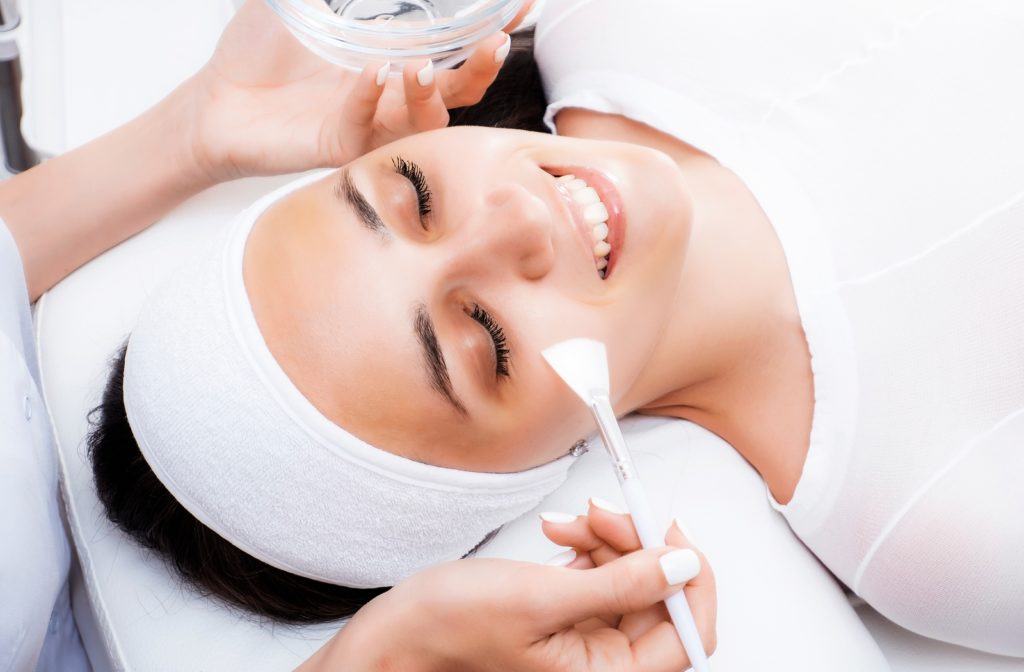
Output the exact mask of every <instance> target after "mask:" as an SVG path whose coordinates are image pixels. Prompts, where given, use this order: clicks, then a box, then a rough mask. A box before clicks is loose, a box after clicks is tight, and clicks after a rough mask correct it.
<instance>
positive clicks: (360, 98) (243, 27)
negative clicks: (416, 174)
mask: <svg viewBox="0 0 1024 672" xmlns="http://www.w3.org/2000/svg"><path fill="white" fill-rule="evenodd" d="M532 2H533V0H530V1H529V2H527V3H526V4H524V6H523V9H522V11H520V13H519V14H518V15H517V16H516V17H515V19H513V21H512V22H511V23H510V24H509V25H508V26H506V27H505V30H507V31H510V30H512V28H514V27H515V26H516V25H518V24H519V22H521V21H522V19H523V18H524V17H525V16H526V13H527V12H528V11H529V9H530V7H531V6H532ZM507 40H508V37H507V35H506V34H505V33H503V32H498V33H495V34H493V35H490V36H488V37H487V38H485V39H483V40H481V41H480V42H479V44H477V46H476V51H475V52H474V53H473V55H472V56H470V58H469V59H468V61H467V62H466V63H464V64H463V65H462V67H460V68H459V69H457V70H445V71H438V72H436V73H435V72H434V71H433V68H432V67H427V66H428V63H429V61H427V60H424V61H422V62H421V63H414V64H411V67H407V68H406V69H405V71H404V73H403V76H402V77H388V78H387V80H386V81H385V83H384V84H383V85H381V84H378V83H377V82H378V79H377V74H378V71H379V69H380V67H381V66H382V65H383V64H384V61H381V62H379V63H375V64H372V65H370V66H368V67H367V68H366V69H365V70H364V71H363V72H361V73H358V72H355V71H351V70H347V69H345V68H341V67H338V66H336V65H333V64H331V63H328V62H327V61H325V60H323V59H321V58H320V57H319V56H316V55H315V54H313V53H312V52H310V51H309V50H307V49H306V48H305V47H303V46H302V45H301V44H300V43H299V42H298V41H297V40H296V39H295V38H294V37H293V36H292V34H291V33H290V32H288V30H287V28H286V27H285V26H284V23H283V22H282V21H281V20H280V18H278V16H277V15H276V14H274V12H273V10H271V9H270V7H269V6H268V5H267V2H266V0H248V2H246V3H245V4H244V5H243V6H242V7H241V8H240V9H239V10H238V13H237V14H236V15H235V17H234V18H233V19H232V20H231V23H229V24H228V26H227V28H226V29H225V31H224V34H223V35H222V36H221V39H220V42H219V43H218V45H217V49H216V52H215V53H214V55H213V57H212V58H211V59H210V61H209V63H207V64H206V66H204V67H203V69H202V70H200V71H199V72H198V73H197V74H196V75H195V76H194V77H193V78H192V79H191V80H189V82H188V83H187V84H186V85H185V88H186V89H188V95H189V97H190V98H191V100H192V105H191V107H192V110H193V116H194V120H193V122H192V124H190V125H189V127H186V129H183V130H184V132H186V133H190V134H191V136H192V138H191V145H192V147H193V151H194V153H195V159H196V161H197V163H198V164H199V165H200V166H201V167H202V169H203V170H204V171H205V173H206V175H207V177H208V178H209V180H210V181H211V182H220V181H224V180H228V179H233V178H236V177H243V176H247V175H269V174H278V173H288V172H297V171H301V170H307V169H310V168H316V167H333V166H340V165H342V164H344V163H347V162H348V161H350V160H352V159H354V158H356V157H358V156H360V155H361V154H363V153H365V152H367V151H369V150H371V149H374V148H375V147H379V146H380V145H384V144H387V143H388V142H391V141H393V140H397V139H398V138H401V137H404V136H406V135H410V134H412V133H416V132H419V131H426V130H431V129H435V128H442V127H444V126H446V125H447V124H448V109H449V108H455V107H462V106H465V105H470V104H473V103H475V102H478V101H479V100H480V98H481V97H482V96H483V94H484V92H485V91H486V90H487V87H488V86H490V85H491V83H492V82H493V81H494V78H495V77H496V76H497V74H498V70H499V69H500V68H501V63H502V62H503V60H504V55H507V44H506V43H507ZM424 68H426V69H424Z"/></svg>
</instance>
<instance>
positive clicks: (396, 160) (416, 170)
mask: <svg viewBox="0 0 1024 672" xmlns="http://www.w3.org/2000/svg"><path fill="white" fill-rule="evenodd" d="M391 164H392V165H393V166H394V167H395V172H396V173H398V174H399V175H402V176H403V177H405V178H406V179H407V180H409V182H411V183H412V186H413V188H414V189H416V201H417V204H418V205H419V212H420V226H422V227H423V228H424V229H429V228H430V227H429V226H428V225H427V222H428V220H429V218H430V213H431V209H432V207H433V204H432V202H431V194H430V186H429V185H428V184H427V177H426V175H424V174H423V171H422V170H421V169H420V167H419V166H417V165H416V164H415V163H413V162H412V161H407V160H406V159H403V158H402V157H400V156H395V157H392V159H391Z"/></svg>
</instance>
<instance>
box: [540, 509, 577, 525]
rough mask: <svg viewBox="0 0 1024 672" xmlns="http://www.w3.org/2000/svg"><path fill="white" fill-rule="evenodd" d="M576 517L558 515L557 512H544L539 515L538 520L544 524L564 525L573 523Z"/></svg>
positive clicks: (568, 514)
mask: <svg viewBox="0 0 1024 672" xmlns="http://www.w3.org/2000/svg"><path fill="white" fill-rule="evenodd" d="M576 518H577V516H574V515H572V514H570V513H559V512H557V511H545V512H544V513H542V514H540V519H541V520H543V521H544V522H545V523H554V524H556V525H565V524H567V523H571V522H573V521H575V520H576Z"/></svg>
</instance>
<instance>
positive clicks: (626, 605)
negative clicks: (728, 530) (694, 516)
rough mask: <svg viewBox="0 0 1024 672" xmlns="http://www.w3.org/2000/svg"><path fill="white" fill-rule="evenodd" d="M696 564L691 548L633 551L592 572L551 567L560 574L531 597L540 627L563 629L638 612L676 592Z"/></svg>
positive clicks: (694, 568)
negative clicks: (537, 610) (604, 617)
mask: <svg viewBox="0 0 1024 672" xmlns="http://www.w3.org/2000/svg"><path fill="white" fill-rule="evenodd" d="M680 554H682V555H680ZM696 562H697V561H696V556H695V555H694V553H693V551H691V550H689V549H671V548H658V549H649V550H645V551H638V552H636V553H631V554H630V555H626V556H623V557H621V558H619V559H618V560H616V561H614V562H610V563H608V564H607V565H604V566H603V567H597V568H596V569H589V570H585V571H565V570H564V569H557V568H550V569H551V571H553V572H559V573H560V574H561V576H560V577H558V580H551V581H549V582H545V588H544V590H543V591H541V592H540V593H537V594H534V595H533V596H532V597H533V600H534V601H535V603H536V604H538V605H539V606H540V607H541V609H540V611H539V614H542V615H543V616H544V620H546V621H547V622H546V623H545V624H540V623H538V625H539V627H541V628H550V627H554V628H556V629H562V628H566V627H569V626H572V625H574V624H576V623H579V622H581V621H585V620H587V619H588V618H592V617H595V616H601V615H606V614H616V615H625V614H631V613H634V612H637V611H640V610H641V609H645V608H647V607H650V606H651V605H653V604H657V603H658V602H661V601H663V600H664V599H665V598H666V597H668V596H669V595H671V594H672V593H674V592H677V591H678V590H679V589H680V588H681V587H682V585H683V584H684V583H685V582H686V581H688V580H689V579H690V578H691V577H692V574H690V575H686V574H687V572H686V571H685V570H686V568H687V567H690V568H692V569H693V571H694V573H695V572H696V570H697V568H696V567H695V565H696ZM680 568H682V570H681V569H680ZM670 582H671V583H670ZM538 620H539V619H538ZM549 631H550V630H549Z"/></svg>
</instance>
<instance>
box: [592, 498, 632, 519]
mask: <svg viewBox="0 0 1024 672" xmlns="http://www.w3.org/2000/svg"><path fill="white" fill-rule="evenodd" d="M590 503H591V504H593V505H594V506H596V507H597V508H599V509H601V510H602V511H607V512H608V513H615V514H618V515H620V516H622V515H625V514H626V512H625V511H623V510H622V509H620V508H619V507H617V506H615V505H614V504H612V503H611V502H609V501H607V500H604V499H601V498H600V497H591V498H590Z"/></svg>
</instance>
